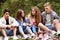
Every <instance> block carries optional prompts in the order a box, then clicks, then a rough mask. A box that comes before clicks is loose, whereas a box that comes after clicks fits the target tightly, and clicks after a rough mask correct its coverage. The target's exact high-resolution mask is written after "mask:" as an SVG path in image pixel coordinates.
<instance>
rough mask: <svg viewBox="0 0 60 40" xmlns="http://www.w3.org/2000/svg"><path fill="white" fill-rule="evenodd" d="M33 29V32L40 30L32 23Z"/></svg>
mask: <svg viewBox="0 0 60 40" xmlns="http://www.w3.org/2000/svg"><path fill="white" fill-rule="evenodd" d="M31 29H32V32H33V33H37V32H38V28H37V27H36V26H35V25H32V27H31Z"/></svg>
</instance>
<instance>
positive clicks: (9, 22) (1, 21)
mask: <svg viewBox="0 0 60 40" xmlns="http://www.w3.org/2000/svg"><path fill="white" fill-rule="evenodd" d="M18 25H19V24H18V22H17V21H16V20H15V19H14V18H13V17H11V16H10V10H9V9H4V10H3V17H2V18H0V27H1V30H2V34H3V36H4V37H5V38H4V40H8V37H7V33H8V34H9V32H8V30H6V29H10V30H12V31H13V39H18V37H17V36H16V30H17V28H16V27H17V26H18Z"/></svg>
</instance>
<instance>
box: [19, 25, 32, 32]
mask: <svg viewBox="0 0 60 40" xmlns="http://www.w3.org/2000/svg"><path fill="white" fill-rule="evenodd" d="M19 32H20V33H22V32H24V33H30V32H31V29H30V27H29V26H19Z"/></svg>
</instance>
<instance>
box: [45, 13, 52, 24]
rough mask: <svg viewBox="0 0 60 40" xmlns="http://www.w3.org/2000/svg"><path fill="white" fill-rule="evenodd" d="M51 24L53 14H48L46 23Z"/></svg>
mask: <svg viewBox="0 0 60 40" xmlns="http://www.w3.org/2000/svg"><path fill="white" fill-rule="evenodd" d="M49 24H51V14H47V15H46V24H45V25H49Z"/></svg>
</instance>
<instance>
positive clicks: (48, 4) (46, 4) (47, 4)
mask: <svg viewBox="0 0 60 40" xmlns="http://www.w3.org/2000/svg"><path fill="white" fill-rule="evenodd" d="M43 6H44V7H46V6H51V4H50V2H46V3H45V4H44V5H43Z"/></svg>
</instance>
